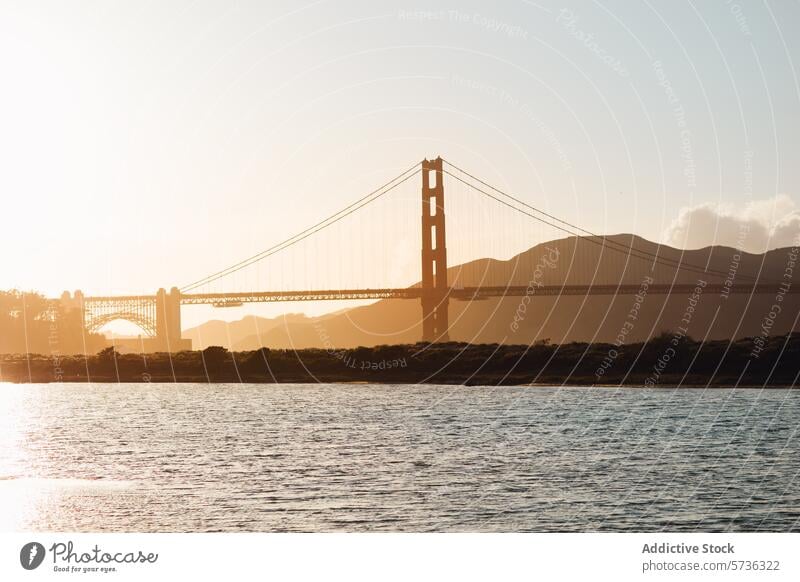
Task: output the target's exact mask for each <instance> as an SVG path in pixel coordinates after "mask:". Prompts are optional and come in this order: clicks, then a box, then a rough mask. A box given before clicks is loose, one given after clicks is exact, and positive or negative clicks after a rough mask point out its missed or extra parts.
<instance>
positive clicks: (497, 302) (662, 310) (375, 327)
mask: <svg viewBox="0 0 800 582" xmlns="http://www.w3.org/2000/svg"><path fill="white" fill-rule="evenodd" d="M606 241H607V242H606V244H605V245H602V244H599V243H600V241H599V239H598V238H596V237H568V238H564V239H560V240H555V241H550V242H547V243H543V244H540V245H537V246H535V247H533V248H531V249H529V250H527V251H525V252H523V253H520V254H519V255H517V256H515V257H512V258H511V259H509V260H507V261H500V260H495V259H479V260H476V261H472V262H470V263H466V264H463V265H457V266H454V267H451V268H449V269H448V280H449V282H450V284H451V285H452V286H455V287H458V286H465V287H469V286H478V285H484V286H501V285H515V286H519V285H521V286H530V289H531V290H532V291H531V293H530V297H529V298H524V297H506V298H498V299H486V300H480V301H472V302H467V301H454V300H451V302H450V325H451V328H450V339H451V340H453V341H464V342H472V343H504V344H530V343H533V342H536V341H541V340H549V341H550V342H553V343H569V342H614V341H615V340H618V339H619V341H623V342H624V343H630V342H638V341H646V340H647V339H649V338H652V337H655V336H658V335H660V334H662V333H664V332H666V333H674V332H676V330H680V329H683V331H682V333H684V334H687V335H690V336H691V337H693V338H696V339H703V338H705V339H728V338H741V337H748V336H757V335H760V334H762V326H764V325H765V324H766V325H767V326H768V327H769V329H768V331H769V334H771V335H776V334H783V333H786V332H787V331H791V330H796V329H798V325H797V318H796V316H797V315H798V313H800V295H785V296H783V295H781V294H779V293H778V285H779V283H780V282H781V281H784V280H788V279H784V274H785V273H789V274H791V273H790V271H787V267H793V266H794V263H793V261H794V260H796V258H797V257H796V255H792V253H793V252H794V251H793V250H792V249H775V250H773V251H769V252H768V253H765V254H763V255H755V254H749V253H744V252H741V251H737V250H736V249H732V248H729V247H718V246H715V247H707V248H703V249H697V250H680V249H675V248H672V247H668V246H665V245H659V244H657V243H653V242H651V241H647V240H645V239H643V238H640V237H637V236H635V235H630V234H619V235H614V236H609V237H606ZM614 245H616V247H617V248H623V247H632V248H633V249H635V251H634V255H637V256H628V254H627V253H625V252H612V251H610V250H609V247H610V246H614ZM652 256H658V257H659V262H658V263H655V264H654V263H653V261H652V258H651V257H652ZM792 257H794V258H792ZM665 262H666V263H667V264H664V263H665ZM675 263H681V264H682V265H684V266H688V267H691V269H682V270H678V269H677V268H676V267H674V266H671V264H675ZM704 268H705V269H707V270H710V271H717V272H719V273H721V274H713V275H712V274H709V273H702V272H698V271H702V270H703V269H704ZM725 274H729V275H728V276H729V277H733V280H734V281H736V282H742V283H746V282H748V279H747V278H755V277H758V280H759V281H760V282H774V283H775V294H772V293H770V294H761V295H754V296H752V297H751V296H750V295H748V294H741V295H736V294H730V295H725V294H720V293H718V292H717V293H713V292H711V291H707V292H706V291H704V288H703V283H723V282H724V281H725V279H726V275H725ZM673 282H674V283H680V284H691V285H693V286H698V287H699V289H698V291H699V293H698V297H696V298H695V299H693V298H692V294H691V293H689V294H686V293H677V292H673V293H672V294H670V295H669V296H666V295H655V294H648V293H647V285H645V284H646V283H648V284H670V283H673ZM618 283H622V284H627V285H635V286H637V288H640V289H641V290H642V294H641V295H640V296H639V297H637V296H636V295H618V296H613V295H596V296H585V297H584V296H566V295H562V296H544V295H537V294H536V287H538V285H583V284H595V285H616V284H618ZM779 296H780V297H781V298H780V299H779V298H778V297H779ZM776 303H777V304H779V305H780V307H779V309H780V313H777V314H775V315H776V316H775V317H771V316H770V313H771V312H775V309H774V308H773V305H775V304H776ZM419 318H420V305H419V302H418V301H411V300H400V299H394V300H382V301H378V302H376V303H374V304H371V305H368V306H363V307H356V308H353V309H348V310H344V311H341V312H338V313H335V314H328V315H326V316H323V317H313V318H309V317H305V316H302V315H290V316H286V317H279V318H274V319H263V318H255V317H248V318H245V319H243V320H240V321H238V322H234V323H230V324H226V323H224V322H218V321H214V322H209V323H207V324H203V325H202V326H199V327H198V328H195V329H194V330H188V331H187V332H185V334H184V336H185V337H191V338H192V339H193V345H194V346H195V348H196V349H198V348H202V347H205V346H207V345H211V343H210V342H215V344H214V345H222V346H225V347H228V348H229V349H234V350H252V349H256V348H258V347H260V346H267V347H273V348H306V347H326V348H329V349H339V348H346V347H355V346H374V345H381V344H399V343H414V342H417V341H419V340H420V338H421V335H422V330H421V325H420V322H419Z"/></svg>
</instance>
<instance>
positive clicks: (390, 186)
mask: <svg viewBox="0 0 800 582" xmlns="http://www.w3.org/2000/svg"><path fill="white" fill-rule="evenodd" d="M412 170H413V171H412ZM409 172H411V173H410V174H409ZM419 172H421V169H420V167H419V162H417V163H415V164H414V165H413V166H411V167H410V168H408V169H407V170H406V171H404V172H402V173H401V174H398V175H397V176H395V177H394V178H392V179H391V180H389V181H388V182H385V183H384V184H383V185H381V186H379V187H378V188H375V189H374V190H372V191H371V192H370V193H368V194H366V195H365V196H362V197H361V198H359V199H358V200H356V201H355V202H353V203H352V204H350V205H348V206H346V207H345V208H343V209H341V210H339V211H338V212H335V213H334V214H332V215H330V216H329V217H327V218H326V219H324V220H321V221H319V222H317V223H316V224H314V225H313V226H310V227H308V228H306V229H305V230H303V231H301V232H299V233H297V234H295V235H294V236H291V237H289V238H287V239H286V240H284V241H282V242H280V243H278V244H276V245H273V246H271V247H270V248H268V249H265V250H263V251H261V252H259V253H257V254H255V255H253V256H251V257H249V258H247V259H244V260H243V261H240V262H238V263H236V264H234V265H231V266H229V267H227V268H225V269H222V270H220V271H217V272H216V273H212V274H211V275H208V276H206V277H203V278H202V279H198V280H196V281H194V282H192V283H189V284H188V285H185V286H183V287H181V289H180V290H181V292H182V293H185V292H188V291H192V290H193V289H196V288H197V287H200V286H201V285H205V284H207V283H211V282H212V281H216V280H218V279H221V278H222V277H226V276H228V275H231V274H233V273H235V272H237V271H240V270H242V269H244V268H246V267H249V266H250V265H253V264H254V263H257V262H259V261H261V260H262V259H265V258H267V257H269V256H272V255H274V254H275V253H277V252H280V251H282V250H284V249H286V248H289V247H291V246H293V245H295V244H297V243H299V242H300V241H302V240H304V239H306V238H308V237H309V236H311V235H313V234H316V233H317V232H319V231H321V230H324V229H325V228H327V227H329V226H331V225H333V224H335V223H337V222H339V221H340V220H342V219H343V218H345V217H347V216H349V215H351V214H353V213H354V212H356V211H357V210H360V209H361V208H363V207H364V206H366V205H368V204H371V203H372V202H375V201H376V200H378V199H379V198H381V197H382V196H384V195H385V194H388V193H389V192H391V191H392V190H394V189H395V188H397V187H398V186H400V185H401V184H403V183H404V182H406V181H407V180H409V179H411V178H413V177H414V176H415V175H416V174H418V173H419Z"/></svg>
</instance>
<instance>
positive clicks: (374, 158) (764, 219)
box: [0, 0, 800, 323]
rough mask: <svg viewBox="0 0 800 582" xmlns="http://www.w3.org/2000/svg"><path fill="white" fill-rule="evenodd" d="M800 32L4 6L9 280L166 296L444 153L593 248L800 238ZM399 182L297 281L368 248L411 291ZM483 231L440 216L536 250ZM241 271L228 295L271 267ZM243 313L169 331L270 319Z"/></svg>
mask: <svg viewBox="0 0 800 582" xmlns="http://www.w3.org/2000/svg"><path fill="white" fill-rule="evenodd" d="M797 22H800V3H797V2H763V3H762V2H755V1H753V2H737V1H727V0H720V1H717V2H699V1H694V2H690V1H684V0H670V1H666V0H662V1H655V0H646V1H643V2H637V3H631V2H623V1H616V2H611V1H605V2H590V1H586V2H573V1H569V0H566V1H563V2H548V1H546V0H542V1H537V2H528V1H508V2H495V3H491V4H490V3H486V2H469V1H467V2H465V1H458V2H455V1H451V2H439V1H435V0H433V1H430V0H429V1H426V2H424V3H406V2H379V1H378V2H376V1H371V2H368V1H349V0H345V1H336V2H333V1H316V2H303V1H300V2H297V1H293V2H288V1H271V2H255V1H254V2H248V1H233V2H231V1H225V2H223V1H219V2H206V1H195V2H177V1H176V2H156V1H152V2H113V1H106V0H98V1H94V2H81V1H75V2H69V3H66V2H55V1H53V2H35V1H34V2H28V1H25V2H13V1H12V2H8V1H5V2H3V3H2V4H0V78H2V91H0V168H1V169H0V196H1V198H0V200H2V210H3V213H2V214H3V228H2V229H0V248H2V249H3V253H2V255H1V256H2V258H0V261H2V263H1V264H0V288H2V289H9V288H20V289H33V290H38V291H40V292H43V293H45V294H47V295H51V296H55V295H58V294H60V293H61V291H63V290H65V289H69V290H74V289H82V290H83V291H84V292H85V293H87V294H112V293H113V294H117V293H119V294H132V293H153V292H155V290H156V289H157V288H159V287H165V288H169V287H172V286H179V287H180V286H183V285H185V284H187V283H190V282H192V281H194V280H196V279H198V278H201V277H203V276H204V275H207V274H209V273H211V272H215V271H217V270H219V269H221V268H224V267H226V266H228V265H230V264H232V263H236V262H237V261H239V260H241V259H243V258H245V257H247V256H250V255H252V254H254V253H257V252H259V251H261V250H262V249H265V248H268V247H270V246H271V245H273V244H275V243H276V242H279V241H280V240H283V239H284V238H286V237H288V236H291V235H293V234H294V233H296V232H298V231H301V230H303V229H305V228H306V227H308V226H309V225H311V224H314V223H315V222H317V221H318V220H320V219H322V218H325V217H326V216H328V215H330V214H331V213H333V212H335V211H337V210H339V209H340V208H342V207H344V206H346V205H347V204H349V203H351V202H352V201H354V200H356V199H358V198H360V197H361V196H363V195H364V194H366V193H367V192H369V191H370V190H372V189H373V188H375V187H376V186H379V185H380V184H382V183H383V182H384V181H385V180H387V179H389V178H391V177H393V176H395V175H397V174H399V173H400V172H402V171H403V170H405V169H406V168H408V167H409V166H411V165H412V164H414V163H415V162H418V161H419V160H421V159H422V158H424V157H428V158H433V157H436V156H437V155H441V156H442V157H444V158H445V159H447V160H449V161H451V162H453V163H455V164H457V165H458V166H460V167H462V168H465V169H468V170H469V171H470V172H471V173H474V174H475V175H477V176H480V177H482V178H484V179H485V180H487V181H488V182H491V183H492V184H495V185H497V186H498V187H500V188H502V189H503V190H504V191H508V192H511V193H514V195H516V196H518V197H519V198H521V199H523V200H525V201H526V202H527V203H529V204H532V205H534V206H536V207H538V208H542V209H544V210H546V211H547V212H550V213H552V214H554V215H556V216H558V217H560V218H563V219H565V220H567V221H569V222H572V223H575V224H578V225H580V226H582V227H584V228H587V229H589V230H592V231H594V232H602V233H618V232H633V233H636V234H640V235H641V236H644V237H645V238H648V239H651V240H657V241H661V242H665V243H670V244H674V245H676V246H685V247H688V248H700V247H703V246H706V245H708V244H714V243H716V244H728V245H731V246H736V245H739V246H741V247H742V248H743V249H744V250H750V251H761V250H764V249H765V248H775V247H779V246H787V245H789V244H796V242H795V241H796V239H797V236H798V233H800V218H798V201H800V165H798V164H797V162H796V153H797V152H798V151H800V144H798V139H800V137H798V136H800V84H799V83H798V75H797V67H798V65H797V61H798V56H800V39H798V38H797V35H796V34H793V28H794V27H795V26H796V23H797ZM406 186H407V188H406V190H405V191H404V192H403V193H402V194H399V201H397V200H396V201H394V202H392V204H394V206H391V207H390V208H392V209H393V210H391V213H394V212H399V213H402V212H404V211H403V210H402V208H408V216H407V217H404V218H402V219H401V218H399V217H398V218H397V220H395V221H391V220H390V221H389V222H391V224H389V225H388V226H387V225H384V222H386V218H385V215H386V214H387V213H389V212H390V211H388V210H384V212H383V216H384V218H381V214H380V212H379V210H376V211H375V213H374V216H373V217H372V219H371V221H369V220H367V219H364V220H367V223H366V225H365V224H364V222H362V223H353V225H351V227H348V228H347V229H343V232H339V233H336V234H332V235H331V237H330V239H328V240H327V242H325V241H323V242H315V243H313V244H315V245H316V246H307V247H306V248H305V249H304V250H303V251H302V253H299V254H298V255H297V256H296V257H295V258H294V259H293V260H291V261H290V262H291V264H292V265H293V267H292V268H295V267H297V265H298V264H300V263H299V262H298V261H301V262H302V261H305V262H308V264H309V265H310V266H305V267H303V265H301V267H298V268H306V269H307V270H308V269H310V270H311V271H312V275H310V276H309V277H308V280H311V279H312V278H313V272H317V273H319V272H320V267H316V266H314V264H313V263H314V261H318V262H319V263H321V264H322V265H324V269H327V272H328V273H332V272H336V271H337V268H338V267H337V263H336V262H335V260H340V261H344V260H346V261H349V263H348V265H349V266H348V267H346V269H355V268H358V267H356V265H359V264H363V263H364V257H363V255H364V254H366V255H368V259H369V258H370V257H371V258H372V259H374V260H376V261H377V262H379V263H380V264H381V265H382V266H381V269H383V270H380V269H373V270H372V271H371V274H373V275H375V276H376V277H377V275H379V274H383V273H387V274H388V275H390V276H392V277H394V278H395V279H397V280H398V281H401V280H403V279H404V278H405V280H407V283H411V282H413V281H414V280H415V279H414V277H415V272H414V270H413V269H414V268H417V269H418V262H417V259H418V256H419V255H418V253H419V246H418V244H417V242H416V241H417V238H416V237H417V236H418V234H415V232H414V231H413V224H414V221H417V220H418V210H419V207H418V206H417V205H418V204H419V201H418V200H419V199H418V196H419V190H418V187H419V186H418V184H414V183H413V181H412V182H409V183H408V184H407V185H406ZM451 186H455V185H452V184H448V183H447V182H446V188H448V190H447V191H448V192H453V194H448V196H450V200H454V198H455V197H456V196H462V197H463V196H466V195H465V194H463V193H462V194H457V192H458V189H457V188H455V187H452V188H451ZM404 187H405V186H404ZM401 202H405V203H406V204H405V205H403V204H401ZM457 203H458V202H457V201H456V200H454V204H457ZM474 212H477V211H473V213H474ZM486 212H489V213H491V212H494V211H488V210H487V211H486ZM392 216H394V214H392ZM397 216H399V215H397ZM464 216H466V215H464ZM481 216H483V215H481ZM485 216H486V217H487V219H486V221H485V222H482V223H481V222H478V223H475V224H472V223H469V220H467V219H466V218H464V219H463V220H461V221H460V222H459V220H458V218H457V217H458V215H456V218H453V217H452V216H449V217H448V221H449V222H448V246H451V245H452V247H453V248H454V249H456V250H454V251H453V253H454V254H453V256H455V257H456V258H460V259H468V258H470V256H469V253H470V252H472V253H478V254H482V255H489V256H493V255H492V253H496V254H500V255H509V254H510V253H512V252H513V251H515V250H517V251H518V250H522V248H518V249H515V248H514V245H517V246H520V245H524V244H527V243H529V242H530V243H531V244H532V243H533V242H536V241H535V240H533V239H531V238H530V237H526V236H517V237H516V238H515V237H510V238H508V239H507V240H506V243H504V244H505V246H503V245H501V244H500V243H495V242H492V240H493V237H494V233H495V232H496V227H494V223H493V222H491V221H490V220H489V218H488V217H490V216H491V217H492V218H495V216H494V215H493V214H486V215H485ZM497 219H498V220H499V221H500V222H499V223H498V224H504V223H503V222H502V217H497ZM471 220H473V221H474V220H475V219H474V216H473V218H472V219H471ZM514 224H517V223H516V222H515V223H514ZM465 225H466V226H465ZM459 226H461V228H459ZM416 228H419V227H418V225H417V226H416ZM497 228H505V227H497ZM359 229H360V230H359ZM368 229H373V231H374V232H367V230H368ZM392 229H394V230H392ZM506 230H508V229H507V228H506ZM745 230H746V231H747V233H748V234H747V236H746V237H744V238H743V237H742V236H741V234H740V233H741V232H743V231H745ZM404 233H405V234H404ZM382 235H387V236H385V238H386V239H388V241H383V240H382V241H380V242H376V241H378V239H379V238H382ZM389 235H391V236H389ZM406 235H407V236H406ZM531 236H533V235H531ZM359 237H361V238H359ZM376 237H378V238H376ZM476 241H478V242H476ZM484 242H485V245H484V246H481V244H483V243H484ZM478 243H481V244H478ZM337 244H338V245H340V246H336V245H337ZM348 245H349V247H348ZM346 247H347V248H348V250H347V252H346V253H344V252H342V253H340V254H346V257H344V258H342V257H338V258H336V259H335V260H334V258H332V254H331V253H333V252H335V250H334V251H332V250H331V249H339V248H341V249H344V248H346ZM350 247H352V248H350ZM325 253H328V254H325ZM359 253H360V254H359ZM474 258H477V257H474ZM367 262H368V261H367ZM452 262H453V261H452V260H451V263H452ZM362 268H363V267H362ZM346 269H345V267H341V268H339V271H338V275H339V276H341V275H342V273H345V277H344V278H345V279H347V278H348V277H349V275H348V274H347V273H348V271H346ZM255 271H258V270H257V269H255V270H254V272H253V273H252V274H250V275H248V277H249V278H244V279H241V280H239V281H233V282H229V283H228V284H229V287H225V288H224V289H231V290H233V289H235V288H240V289H242V288H245V287H250V288H252V287H254V286H257V287H259V288H263V287H265V286H268V285H270V284H273V282H274V280H275V277H276V276H277V275H276V273H280V276H281V277H283V276H284V274H285V273H287V272H288V270H287V267H286V265H285V264H281V263H276V262H273V263H272V264H271V265H268V264H265V265H264V267H263V271H261V272H255ZM331 276H333V275H331ZM270 277H272V279H270ZM409 278H410V280H409ZM331 280H333V279H331ZM350 280H351V281H356V280H359V278H358V277H357V276H355V275H354V276H353V278H352V279H350ZM298 281H300V280H299V279H298ZM282 284H283V285H290V284H293V283H290V282H288V275H287V281H284V282H283V283H282ZM237 285H238V287H237ZM215 290H219V289H215ZM340 307H342V305H333V304H328V305H321V306H313V305H308V306H300V305H295V306H293V307H292V311H300V310H302V309H306V310H310V311H311V312H314V310H317V311H321V310H326V309H333V308H340ZM248 309H249V311H248ZM248 309H234V310H226V311H225V312H221V311H214V312H212V311H211V310H210V308H209V309H207V310H203V309H197V310H195V311H193V314H192V315H190V316H184V321H185V322H186V321H188V322H190V323H191V322H196V321H200V320H202V319H204V318H206V317H210V316H214V317H220V318H228V319H230V318H238V317H241V316H242V315H243V314H244V313H250V312H257V313H264V314H270V313H277V312H279V311H283V310H285V309H286V308H285V307H283V306H259V307H250V308H248ZM185 311H187V310H185Z"/></svg>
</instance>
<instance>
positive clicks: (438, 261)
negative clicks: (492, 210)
mask: <svg viewBox="0 0 800 582" xmlns="http://www.w3.org/2000/svg"><path fill="white" fill-rule="evenodd" d="M445 240H446V239H445V215H444V183H443V181H442V158H436V159H435V160H427V159H426V160H423V161H422V341H425V342H435V341H448V334H447V330H448V328H449V327H450V326H449V321H448V317H447V309H448V303H449V300H450V299H449V285H448V283H447V246H446V244H445Z"/></svg>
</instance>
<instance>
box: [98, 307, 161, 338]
mask: <svg viewBox="0 0 800 582" xmlns="http://www.w3.org/2000/svg"><path fill="white" fill-rule="evenodd" d="M112 321H127V322H130V323H132V324H134V325H135V326H137V327H138V328H139V329H141V330H142V331H143V332H144V333H145V335H146V336H147V337H156V335H157V331H156V322H155V321H154V320H153V319H151V318H149V317H146V316H144V315H142V314H141V313H134V312H119V313H104V314H102V315H97V316H95V317H92V318H91V319H88V320H87V321H86V331H88V332H89V333H97V332H99V331H100V329H101V328H102V327H104V326H105V325H107V324H109V323H111V322H112Z"/></svg>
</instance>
